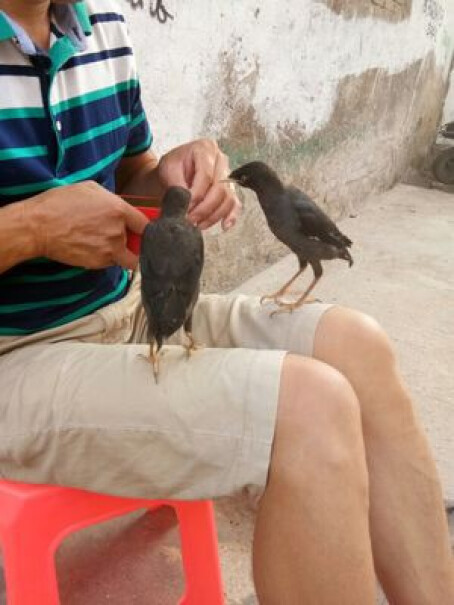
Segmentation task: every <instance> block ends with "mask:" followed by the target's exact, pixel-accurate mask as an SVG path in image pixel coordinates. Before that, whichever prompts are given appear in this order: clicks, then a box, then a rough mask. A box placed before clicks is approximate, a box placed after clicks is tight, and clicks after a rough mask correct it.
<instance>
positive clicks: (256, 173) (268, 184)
mask: <svg viewBox="0 0 454 605" xmlns="http://www.w3.org/2000/svg"><path fill="white" fill-rule="evenodd" d="M228 180H229V181H231V182H234V183H237V184H238V185H240V186H241V187H247V188H248V189H252V190H253V191H255V192H256V193H260V192H261V191H265V190H269V189H272V190H276V189H282V188H283V185H282V183H281V181H280V179H279V177H278V176H277V174H276V173H275V172H274V170H272V169H271V168H270V167H269V166H268V165H267V164H265V162H249V163H248V164H244V165H243V166H240V167H239V168H236V170H234V171H233V172H231V173H230V175H229V177H228Z"/></svg>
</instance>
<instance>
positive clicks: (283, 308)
mask: <svg viewBox="0 0 454 605" xmlns="http://www.w3.org/2000/svg"><path fill="white" fill-rule="evenodd" d="M300 306H301V305H295V304H294V303H281V304H280V305H279V309H275V310H274V311H271V313H270V317H274V316H275V315H278V314H279V313H293V309H297V308H298V307H300Z"/></svg>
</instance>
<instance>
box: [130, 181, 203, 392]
mask: <svg viewBox="0 0 454 605" xmlns="http://www.w3.org/2000/svg"><path fill="white" fill-rule="evenodd" d="M190 199H191V193H190V192H189V191H188V190H187V189H184V188H183V187H169V189H167V191H166V193H165V195H164V197H163V200H162V204H161V214H160V217H159V218H158V219H157V220H156V221H154V222H150V223H148V224H147V226H146V227H145V230H144V232H143V235H142V243H141V247H140V270H141V273H142V284H141V289H142V292H141V293H142V304H143V306H144V308H145V313H146V315H147V319H148V338H149V341H150V356H149V358H150V361H151V363H152V364H153V373H154V376H155V379H156V382H158V376H159V352H160V350H161V347H162V344H163V341H164V339H166V338H168V337H169V336H171V335H172V334H173V333H174V332H176V331H177V330H178V329H179V328H180V327H181V326H183V328H184V331H185V333H186V336H187V338H188V343H187V345H186V346H185V348H186V350H187V352H188V356H189V355H190V354H191V352H192V351H194V350H195V349H197V346H196V344H195V342H194V339H193V337H192V312H193V309H194V306H195V304H196V302H197V299H198V296H199V291H200V275H201V273H202V268H203V259H204V248H203V238H202V234H201V233H200V231H199V229H197V227H194V225H192V224H191V223H190V222H189V221H188V220H187V218H186V214H187V211H188V206H189V202H190Z"/></svg>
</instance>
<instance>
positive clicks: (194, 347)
mask: <svg viewBox="0 0 454 605" xmlns="http://www.w3.org/2000/svg"><path fill="white" fill-rule="evenodd" d="M183 329H184V333H185V336H186V338H187V339H188V341H189V342H188V343H186V344H184V345H183V347H184V348H185V349H186V355H187V358H188V359H189V358H190V357H191V355H192V353H194V352H195V351H198V350H200V349H203V345H199V344H197V343H196V342H195V340H194V336H193V335H192V315H190V316H189V317H188V319H187V320H186V321H185V322H184V326H183Z"/></svg>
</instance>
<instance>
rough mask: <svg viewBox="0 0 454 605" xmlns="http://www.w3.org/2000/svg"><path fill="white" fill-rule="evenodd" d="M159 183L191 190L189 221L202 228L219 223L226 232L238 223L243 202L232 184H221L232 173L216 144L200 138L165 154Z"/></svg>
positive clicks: (225, 157)
mask: <svg viewBox="0 0 454 605" xmlns="http://www.w3.org/2000/svg"><path fill="white" fill-rule="evenodd" d="M158 171H159V180H160V181H161V183H162V184H163V185H164V187H165V188H167V187H170V186H171V185H179V186H181V187H186V188H187V189H189V190H190V191H191V194H192V199H191V203H190V205H189V213H188V218H189V220H191V221H192V222H193V223H194V224H195V225H197V226H198V227H200V229H207V228H208V227H211V226H212V225H214V224H215V223H217V222H218V221H219V220H221V221H222V223H221V224H222V228H223V229H224V230H227V229H230V228H231V227H233V225H234V224H235V223H236V220H237V218H238V216H239V214H240V211H241V203H240V201H239V199H238V197H237V195H236V192H235V187H234V185H233V184H232V183H220V182H219V181H220V180H222V179H225V178H227V177H228V175H229V173H230V168H229V160H228V158H227V156H226V155H225V154H223V153H222V151H221V150H220V149H219V147H218V146H217V144H216V142H215V141H212V140H210V139H199V140H197V141H193V142H191V143H186V144H185V145H181V146H180V147H176V148H175V149H172V150H171V151H169V152H168V153H167V154H166V155H164V156H163V157H162V158H161V160H160V162H159V166H158Z"/></svg>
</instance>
